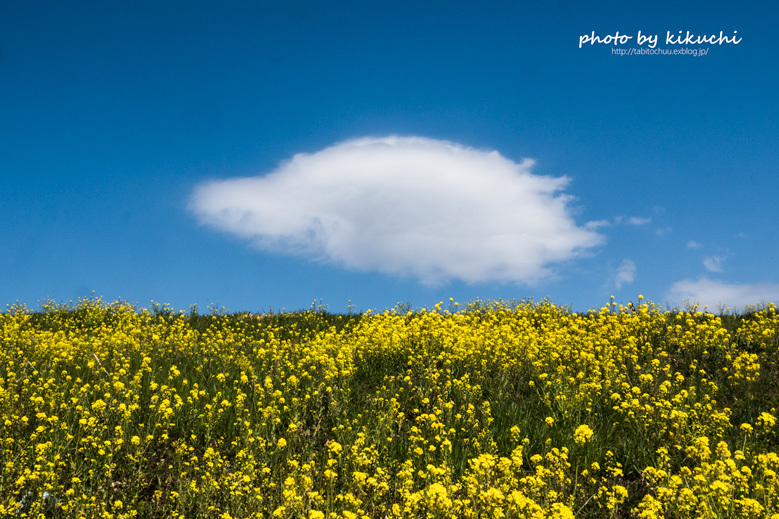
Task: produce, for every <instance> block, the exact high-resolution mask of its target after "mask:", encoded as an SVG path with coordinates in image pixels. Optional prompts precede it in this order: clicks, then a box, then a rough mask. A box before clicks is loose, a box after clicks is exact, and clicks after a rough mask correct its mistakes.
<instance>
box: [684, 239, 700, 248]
mask: <svg viewBox="0 0 779 519" xmlns="http://www.w3.org/2000/svg"><path fill="white" fill-rule="evenodd" d="M687 248H688V249H700V248H701V244H700V243H698V242H697V241H695V240H690V241H688V242H687Z"/></svg>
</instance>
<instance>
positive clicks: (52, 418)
mask: <svg viewBox="0 0 779 519" xmlns="http://www.w3.org/2000/svg"><path fill="white" fill-rule="evenodd" d="M0 342H1V344H2V347H1V348H0V431H1V433H0V465H1V466H2V472H1V473H0V517H68V518H79V517H84V518H116V519H120V518H131V517H143V518H167V517H187V518H220V519H228V518H247V517H277V518H298V517H300V518H310V519H317V518H328V519H329V518H336V517H340V518H347V519H348V518H363V517H367V518H391V517H392V518H394V517H408V518H417V517H421V518H439V517H440V518H443V517H458V518H459V517H483V518H501V517H518V518H544V517H550V518H572V517H583V518H587V517H590V518H601V517H603V518H606V517H638V518H659V517H666V518H696V519H698V518H729V517H733V518H736V517H738V518H742V517H743V518H764V517H773V518H779V454H778V453H779V426H777V424H776V408H777V407H779V402H778V401H779V366H778V360H779V313H778V312H777V308H776V307H775V306H772V305H768V306H765V307H762V308H761V309H759V310H756V311H753V312H750V313H748V314H743V315H721V316H716V315H713V314H710V313H702V312H698V311H696V309H695V308H690V309H688V310H685V311H674V312H668V311H661V310H660V309H659V308H658V307H655V306H654V305H652V304H651V303H650V304H646V303H642V301H641V300H640V299H639V303H638V304H636V305H635V306H634V305H631V306H630V307H625V308H623V307H618V306H616V305H612V304H611V303H610V304H608V305H607V306H605V307H604V308H602V309H601V310H599V311H592V312H588V313H581V314H577V313H573V312H571V311H569V310H568V309H567V308H565V307H559V306H556V305H554V304H552V303H549V302H546V301H544V302H540V303H532V302H512V303H504V302H480V301H476V302H472V303H470V304H468V305H464V308H462V309H461V308H460V307H459V306H458V305H457V303H453V302H450V304H449V308H448V309H444V308H443V305H442V304H439V305H437V306H436V307H435V308H430V309H421V310H417V311H413V312H407V311H405V310H402V309H400V308H399V309H396V310H391V311H386V312H383V313H370V312H369V313H366V314H362V315H332V314H329V313H327V312H324V311H321V310H314V309H312V310H311V311H307V312H295V313H282V314H275V315H265V316H252V315H250V314H226V313H218V312H214V313H212V315H198V314H197V313H196V312H190V313H189V314H186V313H184V312H175V311H173V310H171V309H170V308H169V307H166V306H159V305H155V306H154V307H153V308H152V309H151V310H146V309H138V308H137V307H134V306H131V305H128V304H125V303H121V302H117V303H104V302H102V301H101V300H99V299H94V298H92V299H85V300H80V301H79V302H77V303H75V304H68V305H57V304H52V303H46V304H45V305H44V307H43V309H42V310H41V311H31V310H29V309H27V308H25V307H24V306H19V305H17V306H12V307H9V308H8V309H7V311H6V312H5V313H3V314H1V315H0Z"/></svg>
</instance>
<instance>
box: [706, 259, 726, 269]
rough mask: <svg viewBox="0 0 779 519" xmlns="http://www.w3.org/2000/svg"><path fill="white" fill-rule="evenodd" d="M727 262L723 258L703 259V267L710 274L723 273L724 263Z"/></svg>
mask: <svg viewBox="0 0 779 519" xmlns="http://www.w3.org/2000/svg"><path fill="white" fill-rule="evenodd" d="M724 260H725V258H723V257H722V256H709V257H706V258H703V266H704V267H706V270H708V271H709V272H722V262H723V261H724Z"/></svg>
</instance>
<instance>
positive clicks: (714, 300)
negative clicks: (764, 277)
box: [666, 278, 779, 310]
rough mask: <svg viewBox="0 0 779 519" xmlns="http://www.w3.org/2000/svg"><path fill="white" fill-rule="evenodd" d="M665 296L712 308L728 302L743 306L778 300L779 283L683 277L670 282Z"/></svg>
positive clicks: (735, 305)
mask: <svg viewBox="0 0 779 519" xmlns="http://www.w3.org/2000/svg"><path fill="white" fill-rule="evenodd" d="M666 297H667V299H668V300H669V301H670V302H671V303H672V304H676V305H681V304H683V303H684V302H685V301H690V302H697V303H699V304H701V305H703V306H708V307H709V309H710V310H713V309H715V308H719V307H725V306H728V307H730V308H732V309H741V310H743V308H744V307H745V306H747V305H755V304H758V303H763V302H765V303H771V302H773V303H776V302H777V301H779V284H776V283H751V284H750V283H744V284H729V283H723V282H721V281H715V280H711V279H707V278H701V279H699V280H697V281H693V280H689V279H684V280H682V281H677V282H676V283H674V284H673V285H671V288H670V290H669V291H668V294H667V296H666Z"/></svg>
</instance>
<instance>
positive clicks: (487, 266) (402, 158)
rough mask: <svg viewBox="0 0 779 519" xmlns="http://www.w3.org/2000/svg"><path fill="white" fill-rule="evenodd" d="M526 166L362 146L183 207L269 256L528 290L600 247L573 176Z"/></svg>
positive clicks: (409, 143) (227, 185)
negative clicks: (576, 202)
mask: <svg viewBox="0 0 779 519" xmlns="http://www.w3.org/2000/svg"><path fill="white" fill-rule="evenodd" d="M532 166H533V161H531V160H523V161H522V162H520V163H516V162H513V161H511V160H509V159H506V158H505V157H503V156H501V155H500V154H499V153H498V152H495V151H482V150H476V149H472V148H468V147H465V146H462V145H459V144H455V143H450V142H445V141H439V140H434V139H427V138H421V137H385V138H362V139H357V140H351V141H347V142H343V143H340V144H336V145H334V146H332V147H329V148H326V149H324V150H322V151H319V152H317V153H313V154H302V153H301V154H298V155H295V156H294V157H292V158H291V159H290V160H288V161H287V162H284V163H282V164H281V165H280V166H279V167H278V168H276V169H275V170H274V171H272V172H270V173H269V174H267V175H264V176H258V177H251V178H234V179H227V180H219V181H213V182H207V183H203V184H200V185H198V186H197V187H196V188H195V191H194V193H193V195H192V198H191V200H190V208H191V209H192V211H193V212H194V213H195V215H196V216H197V218H198V219H199V221H200V222H201V223H202V224H205V225H209V226H212V227H214V228H216V229H219V230H221V231H225V232H228V233H231V234H234V235H237V236H239V237H241V238H245V239H247V240H249V241H250V242H251V243H252V244H253V245H255V246H257V247H259V248H260V249H264V250H273V251H277V252H281V253H292V254H302V255H305V256H308V257H312V258H315V259H317V260H321V261H327V262H330V263H334V264H338V265H342V266H344V267H347V268H352V269H358V270H367V271H370V270H372V271H380V272H385V273H391V274H400V275H411V276H414V277H416V278H418V279H420V280H421V281H422V282H423V283H427V284H438V283H442V282H446V281H448V280H451V279H460V280H464V281H467V282H482V281H491V280H497V281H511V282H521V283H530V284H532V283H534V282H536V281H538V280H540V279H541V278H543V277H545V276H548V275H550V273H551V266H552V265H553V264H555V263H559V262H563V261H566V260H570V259H572V258H576V257H578V256H581V255H585V254H587V253H588V252H590V249H592V248H593V247H596V246H598V245H600V244H602V243H603V242H604V241H605V240H604V237H603V236H602V235H600V234H598V233H597V232H595V231H594V230H593V229H591V228H588V227H586V225H585V226H584V227H579V226H577V224H576V223H575V221H574V220H573V218H572V216H571V214H570V211H569V207H568V204H569V202H570V201H571V200H572V197H570V196H569V195H566V194H564V193H563V190H564V188H565V187H566V186H567V185H568V183H569V179H568V178H566V177H557V178H555V177H547V176H539V175H534V174H532V173H531V167H532Z"/></svg>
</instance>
